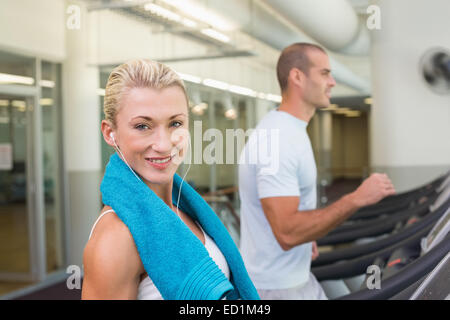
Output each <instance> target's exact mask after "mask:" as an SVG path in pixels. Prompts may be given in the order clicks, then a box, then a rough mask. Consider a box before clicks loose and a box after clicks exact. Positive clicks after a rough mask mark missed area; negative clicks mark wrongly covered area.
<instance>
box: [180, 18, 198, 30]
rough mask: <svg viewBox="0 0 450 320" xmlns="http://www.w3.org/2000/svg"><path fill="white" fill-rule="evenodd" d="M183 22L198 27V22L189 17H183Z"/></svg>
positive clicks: (188, 25) (187, 25)
mask: <svg viewBox="0 0 450 320" xmlns="http://www.w3.org/2000/svg"><path fill="white" fill-rule="evenodd" d="M181 23H182V24H183V25H185V26H186V27H189V28H197V26H198V24H197V22H195V21H192V20H191V19H188V18H181Z"/></svg>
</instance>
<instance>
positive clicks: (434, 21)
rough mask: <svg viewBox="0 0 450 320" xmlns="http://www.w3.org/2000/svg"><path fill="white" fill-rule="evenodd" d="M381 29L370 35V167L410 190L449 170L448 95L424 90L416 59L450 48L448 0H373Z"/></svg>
mask: <svg viewBox="0 0 450 320" xmlns="http://www.w3.org/2000/svg"><path fill="white" fill-rule="evenodd" d="M374 4H376V5H378V6H379V7H380V10H381V29H380V30H372V31H371V34H372V49H371V66H372V88H373V99H374V103H373V105H372V109H371V119H370V121H371V122H370V138H371V142H370V164H371V167H372V169H374V170H375V171H382V172H386V173H388V174H389V175H390V177H391V179H392V180H393V182H394V185H395V186H396V188H397V191H403V190H407V189H411V188H414V187H416V186H418V185H421V184H423V183H425V182H427V181H430V180H432V179H433V178H434V177H436V176H437V175H440V174H442V173H444V172H445V171H446V170H448V168H449V166H450V142H449V137H450V96H449V95H437V94H435V93H433V92H432V91H431V90H429V88H428V87H427V86H426V84H425V82H424V81H423V79H422V75H421V73H420V72H419V60H420V58H421V56H422V55H423V53H424V52H425V51H426V50H428V49H429V48H430V47H435V46H442V47H445V48H447V49H449V48H450V37H449V36H448V30H449V29H450V20H449V19H448V13H449V12H450V2H449V1H447V0H430V1H409V0H396V1H391V0H378V1H374Z"/></svg>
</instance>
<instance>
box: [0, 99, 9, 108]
mask: <svg viewBox="0 0 450 320" xmlns="http://www.w3.org/2000/svg"><path fill="white" fill-rule="evenodd" d="M7 106H9V100H0V107H7Z"/></svg>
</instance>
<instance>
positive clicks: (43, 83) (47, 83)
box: [39, 80, 55, 88]
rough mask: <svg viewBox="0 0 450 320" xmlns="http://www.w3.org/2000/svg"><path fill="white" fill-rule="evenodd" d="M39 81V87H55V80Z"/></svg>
mask: <svg viewBox="0 0 450 320" xmlns="http://www.w3.org/2000/svg"><path fill="white" fill-rule="evenodd" d="M39 83H40V85H41V87H46V88H54V87H55V81H51V80H41V81H40V82H39Z"/></svg>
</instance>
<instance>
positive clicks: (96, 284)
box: [82, 60, 259, 300]
mask: <svg viewBox="0 0 450 320" xmlns="http://www.w3.org/2000/svg"><path fill="white" fill-rule="evenodd" d="M104 113H105V120H103V121H102V123H101V131H102V134H103V138H104V139H105V141H106V143H108V144H109V145H110V146H112V147H114V148H115V149H116V151H117V153H115V154H114V155H112V156H111V158H110V161H109V163H108V165H107V167H106V171H105V175H104V178H103V181H102V185H101V192H102V200H103V203H104V204H105V206H104V208H103V210H102V212H101V214H100V216H99V217H98V219H97V221H96V223H95V224H94V226H93V228H92V231H91V235H90V238H89V240H88V243H87V245H86V247H85V250H84V258H83V260H84V281H83V289H82V299H198V300H202V299H223V298H227V299H235V298H236V299H259V297H258V294H257V293H256V290H255V288H254V286H253V284H252V282H251V281H250V278H249V277H248V274H247V271H246V270H245V267H244V264H243V262H242V258H241V256H240V254H239V251H238V249H237V247H236V246H235V244H234V243H233V241H232V239H231V237H230V236H229V234H228V232H227V231H226V229H225V228H224V226H223V225H222V224H221V222H220V220H219V219H218V218H217V216H216V215H215V214H214V212H213V211H212V210H211V208H210V207H209V206H208V205H207V204H206V202H204V201H203V199H202V198H201V197H200V196H199V195H198V194H197V193H196V192H195V191H194V190H193V189H192V188H191V187H190V186H189V185H188V184H187V183H183V182H184V181H183V180H182V179H181V178H180V177H179V176H178V175H177V174H176V173H175V172H176V170H177V168H178V165H179V164H180V162H181V160H182V159H183V157H184V156H185V154H186V151H187V139H188V137H187V136H186V135H185V134H180V132H181V133H183V132H188V125H189V123H188V120H189V117H188V98H187V94H186V90H185V87H184V84H183V82H182V80H181V79H180V78H179V77H178V75H177V74H176V73H175V72H174V71H172V70H171V69H170V68H168V67H167V66H165V65H163V64H161V63H158V62H154V61H150V60H132V61H129V62H127V63H125V64H122V65H120V66H118V67H117V68H115V69H114V70H113V71H112V73H111V75H110V77H109V79H108V83H107V85H106V93H105V99H104Z"/></svg>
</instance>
